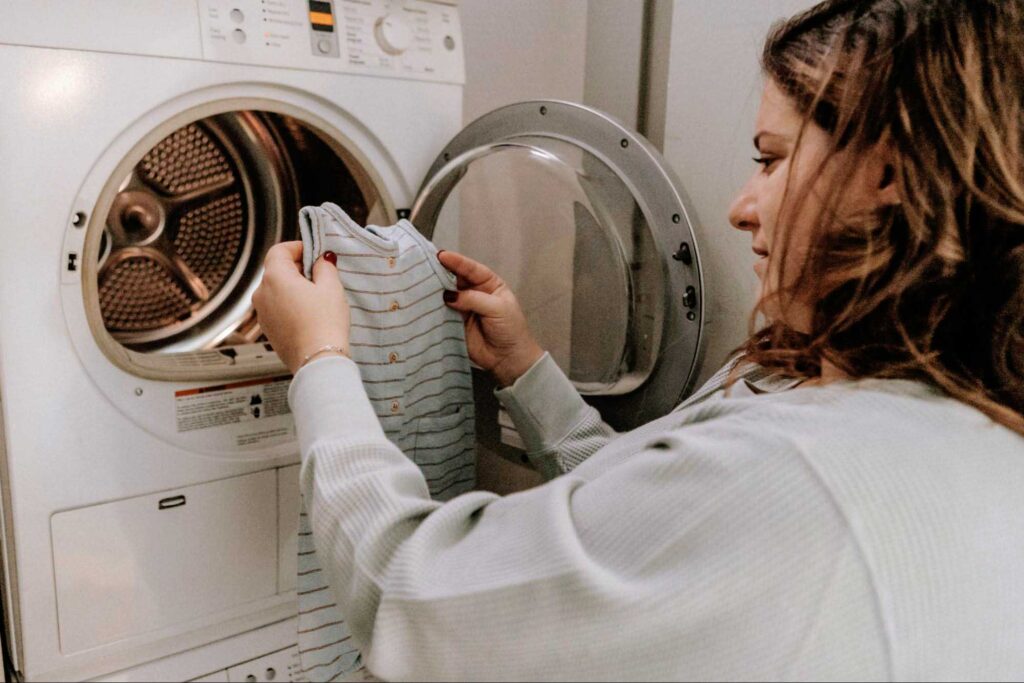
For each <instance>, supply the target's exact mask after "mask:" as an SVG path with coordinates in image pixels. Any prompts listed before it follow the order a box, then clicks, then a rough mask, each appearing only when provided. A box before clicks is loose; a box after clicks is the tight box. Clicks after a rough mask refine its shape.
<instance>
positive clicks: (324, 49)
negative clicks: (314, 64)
mask: <svg viewBox="0 0 1024 683" xmlns="http://www.w3.org/2000/svg"><path fill="white" fill-rule="evenodd" d="M332 47H334V46H333V45H332V44H331V41H329V40H327V39H326V38H321V39H320V40H318V41H317V42H316V49H317V50H319V51H320V54H323V55H329V54H331V48H332Z"/></svg>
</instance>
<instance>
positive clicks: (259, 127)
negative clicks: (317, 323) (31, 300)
mask: <svg viewBox="0 0 1024 683" xmlns="http://www.w3.org/2000/svg"><path fill="white" fill-rule="evenodd" d="M136 154H137V155H140V156H138V157H137V158H138V159H139V160H138V161H137V163H135V164H134V166H133V167H132V168H131V170H130V171H129V172H128V173H127V174H124V175H123V176H122V177H118V178H112V179H111V183H113V184H115V186H116V189H115V192H114V195H113V200H112V202H111V203H110V207H109V210H107V212H106V220H105V221H104V222H103V223H102V226H101V225H100V224H99V222H96V223H94V228H92V229H95V228H100V227H102V234H101V235H100V238H99V248H98V250H97V251H96V252H94V253H95V254H96V255H95V257H94V258H93V259H91V262H90V263H86V268H85V272H84V276H85V277H91V278H94V283H95V288H88V290H87V291H91V292H94V298H95V301H94V302H87V307H88V308H90V309H91V310H93V311H96V310H98V313H99V317H100V319H101V321H102V327H103V329H104V330H105V331H106V332H107V333H108V334H109V336H110V337H111V338H112V339H113V340H114V341H115V342H116V343H117V344H118V345H120V346H121V347H123V348H124V349H125V350H128V351H130V352H136V353H142V354H145V355H147V356H152V355H154V354H159V355H167V354H182V353H185V354H190V355H191V354H194V353H195V352H203V351H213V350H217V349H223V348H225V347H234V346H238V345H245V344H253V343H256V342H260V341H261V340H262V339H263V337H262V332H261V330H260V327H259V323H258V321H257V320H256V318H255V315H254V314H253V312H252V309H251V296H252V293H253V291H254V290H255V289H256V287H257V286H258V284H259V279H260V277H261V275H262V265H263V259H264V256H265V255H266V252H267V250H268V249H270V247H271V246H273V245H274V244H276V243H278V242H281V241H284V240H292V239H296V238H297V212H298V210H299V208H301V207H302V206H305V205H309V204H320V203H322V202H325V201H331V202H335V203H337V204H339V205H340V206H341V207H342V208H344V209H345V210H346V211H347V212H348V213H349V214H350V215H352V217H353V218H355V219H356V220H357V221H360V222H363V223H365V222H367V221H369V222H384V221H386V220H387V218H388V216H387V210H386V208H385V203H384V202H383V201H382V196H381V193H380V190H379V188H377V187H375V186H374V184H373V182H372V181H371V179H370V178H371V174H370V173H368V171H367V169H365V168H364V167H363V166H362V165H361V164H360V163H359V162H358V161H357V160H356V158H355V156H354V155H352V154H351V153H349V152H348V151H347V150H346V148H345V147H344V145H342V144H341V143H340V142H339V141H337V140H335V139H332V138H331V137H330V136H328V135H327V134H325V133H323V132H321V131H320V130H318V129H317V128H315V127H314V126H312V125H310V124H308V123H306V122H304V121H302V120H299V119H297V118H294V117H291V116H286V115H283V114H278V113H271V112H265V111H235V112H229V113H224V114H218V115H215V116H210V117H207V118H204V119H200V120H197V121H194V122H191V123H188V124H187V125H184V126H181V127H179V128H177V129H175V130H171V131H169V132H168V133H167V134H166V135H164V136H163V137H162V139H160V140H159V142H157V143H156V144H155V145H153V146H152V147H151V148H149V149H143V150H139V151H138V152H137V153H136ZM90 304H91V305H90ZM136 353H132V354H130V355H131V356H135V355H136ZM108 355H109V354H108ZM227 355H228V356H231V355H232V354H230V353H228V354H227ZM187 364H189V363H187ZM201 364H202V365H206V363H201ZM175 365H178V366H180V365H181V362H178V363H175Z"/></svg>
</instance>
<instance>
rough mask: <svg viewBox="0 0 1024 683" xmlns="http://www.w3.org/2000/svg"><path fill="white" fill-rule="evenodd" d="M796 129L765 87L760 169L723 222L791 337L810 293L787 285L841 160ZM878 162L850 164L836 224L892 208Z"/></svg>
mask: <svg viewBox="0 0 1024 683" xmlns="http://www.w3.org/2000/svg"><path fill="white" fill-rule="evenodd" d="M803 124H804V117H803V115H802V114H800V112H799V111H797V109H796V108H795V107H794V105H793V103H792V101H791V100H790V99H789V98H788V97H787V96H786V95H785V94H784V93H783V92H782V90H780V89H779V87H778V85H776V83H775V82H774V81H771V80H769V81H768V83H767V84H766V85H765V89H764V93H763V95H762V97H761V107H760V109H759V110H758V113H757V123H756V125H755V131H756V132H755V134H754V147H756V148H757V151H758V158H757V160H756V161H757V162H758V164H759V165H760V168H759V169H758V170H757V171H756V172H755V173H754V175H753V176H752V177H751V178H750V180H748V181H747V184H746V185H744V186H743V189H742V190H740V193H739V195H738V196H737V197H736V199H735V200H734V201H733V204H732V207H731V208H730V210H729V222H730V223H732V225H733V227H735V228H737V229H738V230H743V231H746V232H749V233H750V235H751V238H752V240H753V243H752V245H751V247H752V248H753V250H754V253H756V254H757V255H758V256H759V257H760V258H759V259H758V261H757V262H756V263H755V264H754V271H755V272H756V273H757V276H758V278H760V280H761V291H760V298H761V300H762V302H763V304H764V311H765V313H766V314H767V315H768V316H769V317H770V318H772V319H774V320H778V321H781V322H784V323H786V324H787V325H789V326H790V327H791V328H793V329H795V330H797V331H801V332H809V331H810V327H811V319H812V315H813V310H814V299H813V293H812V292H806V294H807V296H806V297H802V296H801V292H800V291H796V290H795V289H794V288H793V285H794V284H795V282H796V280H797V278H798V276H799V274H800V272H801V269H802V267H803V265H804V262H805V261H806V259H807V258H808V254H809V253H810V249H811V245H812V243H813V239H814V235H815V232H816V231H817V230H818V229H819V226H820V225H821V224H822V222H823V212H822V210H823V208H824V203H825V198H826V196H827V195H828V193H829V192H830V191H831V190H832V188H833V187H835V185H836V183H835V175H836V173H837V169H839V168H842V167H844V166H845V160H844V158H843V157H844V156H845V155H846V154H848V153H847V152H840V153H837V154H835V155H834V156H833V157H831V158H829V157H828V154H829V150H830V141H829V134H828V133H827V132H826V131H825V130H824V129H822V128H821V127H820V126H817V125H815V124H814V123H809V124H807V126H806V127H805V126H804V125H803ZM801 128H803V134H802V136H801ZM798 138H799V142H800V144H799V145H797V139H798ZM881 149H882V148H881V147H880V148H879V150H881ZM826 160H827V161H828V163H824V162H825V161H826ZM886 162H887V158H886V156H885V155H884V154H882V153H880V152H879V151H873V152H872V153H870V154H866V155H863V156H862V157H861V158H858V159H856V163H855V165H854V173H853V177H852V178H849V179H848V180H847V181H846V182H844V183H843V184H842V191H843V196H842V201H841V202H840V203H839V205H838V206H837V207H836V211H837V212H838V214H839V217H840V218H842V217H843V216H849V215H854V214H860V213H862V212H864V211H872V210H874V209H877V208H878V207H879V206H881V205H882V204H886V203H894V202H897V201H898V199H896V197H895V189H894V187H893V186H892V182H891V180H890V181H888V182H887V181H886V173H885V169H886V166H887V164H886ZM786 233H788V235H787V234H786ZM783 246H785V249H783V248H782V247H783ZM783 278H785V283H782V279H783ZM783 284H785V287H783V286H782V285H783ZM787 290H788V291H791V292H793V293H792V294H786V300H785V301H780V298H781V297H779V296H777V295H778V293H779V292H783V291H787ZM783 318H784V320H783Z"/></svg>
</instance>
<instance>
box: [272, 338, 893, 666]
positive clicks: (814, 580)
mask: <svg viewBox="0 0 1024 683" xmlns="http://www.w3.org/2000/svg"><path fill="white" fill-rule="evenodd" d="M289 398H290V401H291V404H292V408H293V411H294V412H295V416H296V421H297V425H298V430H299V436H300V442H301V447H302V457H303V464H302V473H301V487H302V492H303V495H304V497H305V500H306V504H307V508H308V510H309V512H310V516H311V522H312V525H313V531H314V538H315V539H316V543H317V548H318V551H319V552H320V553H321V555H322V557H323V558H324V564H325V569H326V571H327V572H328V576H329V578H330V584H331V586H332V588H333V589H334V590H335V593H336V598H337V602H338V605H339V607H340V608H341V609H342V611H343V613H344V614H345V615H346V617H347V618H348V620H349V625H350V628H351V632H352V635H353V639H354V642H355V643H356V644H357V645H358V646H359V647H360V649H361V650H362V651H363V654H364V659H365V661H366V662H367V665H368V667H369V669H370V670H371V671H372V672H374V674H375V675H377V676H379V677H381V678H383V679H385V680H497V679H501V680H558V679H561V680H566V679H569V680H590V679H615V680H623V679H641V680H649V679H678V678H785V677H787V675H789V674H790V673H791V671H792V670H793V668H792V667H793V666H794V664H795V662H797V663H798V662H799V660H800V658H801V657H804V654H803V653H804V650H805V642H806V641H807V638H808V633H813V632H814V624H815V619H817V618H818V615H819V614H820V613H821V610H820V609H819V608H818V606H819V605H820V604H822V603H823V601H825V600H826V599H828V596H829V594H830V592H831V591H834V590H837V588H836V587H837V586H838V587H839V588H840V589H842V591H844V592H843V593H841V594H840V595H839V597H840V598H841V599H842V600H843V601H844V602H843V603H842V604H843V605H845V604H846V602H845V601H846V600H847V598H849V595H847V592H849V591H853V593H852V595H853V597H852V600H853V603H852V604H854V605H870V604H871V601H870V599H868V598H867V597H865V596H864V595H861V594H860V592H858V591H861V590H862V587H861V584H860V583H857V582H858V581H860V582H861V583H863V582H862V581H861V579H860V578H859V575H856V576H854V578H853V579H850V578H848V577H849V576H851V575H854V574H856V571H859V570H858V566H859V565H857V564H856V557H855V554H854V553H853V552H852V550H851V546H850V544H849V538H848V535H847V533H846V530H845V527H844V525H843V522H842V520H841V518H840V517H839V516H838V514H837V512H836V510H835V509H834V506H832V504H831V501H830V499H828V498H827V496H825V495H823V493H822V491H821V490H820V488H818V487H817V484H816V483H815V480H814V479H813V478H812V477H810V476H808V474H807V473H806V471H805V468H803V467H802V466H801V465H800V464H799V463H798V462H797V460H796V459H793V458H790V457H789V455H792V450H791V448H790V449H789V450H787V449H786V448H784V447H783V445H781V444H779V443H775V442H773V440H772V439H771V438H770V436H768V437H766V436H761V435H759V438H758V439H752V438H749V434H748V432H749V430H744V429H742V428H740V429H733V430H721V429H719V431H718V432H715V431H714V430H713V429H712V430H711V431H709V428H708V427H705V426H704V424H701V425H695V426H693V427H691V428H687V429H686V430H676V431H673V432H668V433H666V434H664V435H663V436H662V437H660V438H658V439H655V440H653V441H650V442H648V443H647V444H646V445H645V446H643V447H641V448H637V449H636V450H634V451H633V452H630V453H628V454H626V453H622V454H617V453H614V452H612V451H614V450H615V448H616V446H614V445H612V446H611V447H610V448H609V449H607V450H606V452H605V453H604V454H603V455H602V456H601V460H602V462H593V463H591V462H588V463H586V464H585V466H583V467H580V468H578V469H577V470H575V471H573V472H571V473H569V474H567V475H565V476H562V477H559V478H557V479H555V480H554V481H551V482H548V483H547V484H545V485H543V486H540V487H536V488H534V489H531V490H529V491H524V492H522V493H517V494H514V495H510V496H506V497H504V498H502V497H499V496H496V495H494V494H491V493H486V492H472V493H468V494H464V495H462V496H460V497H458V498H455V499H454V500H452V501H449V502H447V503H444V504H442V503H439V502H436V501H432V500H431V499H430V497H429V495H428V491H427V486H426V482H425V480H424V478H423V475H422V474H421V472H420V470H419V469H418V468H417V467H416V466H415V465H414V464H413V463H412V462H411V461H410V460H409V459H407V458H406V457H405V456H404V455H403V454H402V453H401V451H399V450H398V448H397V447H395V446H394V445H393V444H391V443H390V442H389V441H387V440H386V439H385V438H384V436H383V432H381V431H380V427H379V425H373V424H371V423H370V420H369V419H368V418H369V412H370V406H369V403H368V399H367V398H366V394H365V392H364V391H363V388H362V385H361V382H360V381H359V373H358V369H357V368H356V366H355V365H354V364H352V363H351V362H350V361H348V360H346V359H342V358H331V359H323V360H320V361H318V362H316V363H315V364H311V365H309V366H307V367H306V368H304V369H303V370H301V371H300V372H299V373H298V374H297V375H296V377H295V380H294V382H293V385H292V387H291V393H290V396H289ZM712 422H714V423H715V424H717V423H718V422H719V421H718V420H715V421H712ZM707 424H709V425H710V424H711V423H710V422H709V423H707ZM740 426H741V427H742V425H740ZM734 427H735V425H734ZM684 431H685V432H686V433H685V435H684V434H683V432H684ZM730 434H733V435H735V436H729V435H730ZM624 441H625V440H620V443H622V442H624ZM758 444H761V445H760V446H759V445H758ZM787 454H788V455H787ZM627 456H628V457H627ZM609 459H611V460H612V461H613V462H615V463H617V464H614V465H609ZM592 464H593V466H591V465H592ZM851 558H852V559H851ZM837 576H838V577H839V578H838V579H837ZM851 586H852V588H851ZM834 599H835V598H833V600H834ZM831 613H832V610H830V611H829V614H831ZM859 623H860V622H858V624H859ZM864 623H866V624H868V626H867V627H865V628H866V629H867V630H866V631H865V633H866V634H867V635H865V634H863V633H861V632H860V631H858V630H857V629H858V628H861V627H860V626H856V627H849V628H847V627H845V626H844V627H843V635H844V647H843V651H844V652H847V651H850V652H855V653H858V652H860V651H859V650H857V649H856V648H855V647H853V645H851V643H854V644H856V643H855V642H854V641H856V642H860V640H858V639H862V638H867V639H870V637H871V633H872V632H871V631H870V628H871V627H872V626H873V622H870V620H867V621H864ZM815 642H817V641H815ZM851 648H853V649H851ZM844 656H845V655H844ZM868 661H874V660H868ZM828 670H829V669H828V667H827V666H826V667H825V668H824V669H821V668H820V667H819V668H816V671H826V672H827V671H828ZM842 671H843V672H844V673H849V670H848V669H842ZM858 673H860V671H859V670H858ZM865 673H867V672H865Z"/></svg>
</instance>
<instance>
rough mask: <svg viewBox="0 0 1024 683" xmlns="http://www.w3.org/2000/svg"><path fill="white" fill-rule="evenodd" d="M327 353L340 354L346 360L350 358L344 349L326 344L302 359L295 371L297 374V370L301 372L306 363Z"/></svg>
mask: <svg viewBox="0 0 1024 683" xmlns="http://www.w3.org/2000/svg"><path fill="white" fill-rule="evenodd" d="M328 351H333V352H334V353H340V354H341V355H343V356H345V358H348V359H350V360H351V358H352V357H351V356H350V355H348V351H346V350H345V348H344V347H342V346H337V345H335V344H328V345H326V346H321V347H320V348H319V349H317V350H316V351H314V352H313V353H311V354H309V355H308V356H306V357H305V358H303V359H302V363H300V364H299V367H298V368H296V370H295V371H296V372H298V371H299V370H301V369H302V368H304V367H305V366H306V363H308V362H309V361H311V360H313V359H314V358H316V357H317V356H319V355H320V354H321V353H327V352H328Z"/></svg>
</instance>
